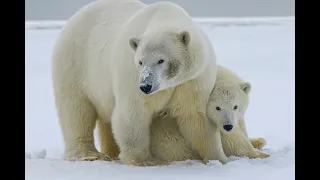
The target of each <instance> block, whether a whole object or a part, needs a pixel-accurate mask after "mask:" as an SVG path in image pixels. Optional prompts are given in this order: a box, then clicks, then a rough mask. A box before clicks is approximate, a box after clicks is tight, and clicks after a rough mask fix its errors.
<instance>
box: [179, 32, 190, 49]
mask: <svg viewBox="0 0 320 180" xmlns="http://www.w3.org/2000/svg"><path fill="white" fill-rule="evenodd" d="M178 38H179V40H180V41H181V43H182V44H184V45H185V46H187V45H188V44H189V42H190V34H189V32H188V31H182V32H180V33H179V34H178Z"/></svg>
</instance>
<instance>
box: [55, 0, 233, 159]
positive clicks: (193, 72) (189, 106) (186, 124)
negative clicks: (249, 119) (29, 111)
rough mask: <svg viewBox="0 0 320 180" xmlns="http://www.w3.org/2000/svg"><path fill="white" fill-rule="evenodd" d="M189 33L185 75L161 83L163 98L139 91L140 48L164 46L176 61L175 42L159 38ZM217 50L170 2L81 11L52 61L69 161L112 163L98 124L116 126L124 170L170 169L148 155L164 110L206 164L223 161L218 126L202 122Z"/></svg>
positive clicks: (104, 1) (105, 2)
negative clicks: (155, 121) (99, 142)
mask: <svg viewBox="0 0 320 180" xmlns="http://www.w3.org/2000/svg"><path fill="white" fill-rule="evenodd" d="M184 31H187V32H188V33H189V35H190V42H189V43H188V45H187V49H188V53H189V55H190V57H191V59H189V61H186V62H184V61H183V60H182V59H180V60H179V62H180V63H181V64H183V65H182V66H181V67H182V70H184V71H181V72H179V74H178V75H177V76H176V77H175V78H173V79H174V81H172V82H171V81H166V80H163V79H160V80H161V81H163V82H164V84H163V85H162V87H161V88H160V89H159V90H158V92H156V93H153V94H149V95H145V94H143V93H142V92H141V91H140V90H139V77H140V72H141V69H140V68H139V66H138V60H139V59H140V57H139V55H140V54H143V53H142V51H141V53H140V49H141V48H140V49H139V46H140V45H141V46H142V48H143V47H144V46H145V47H147V46H148V45H150V43H151V44H153V45H161V43H163V41H162V40H164V44H165V45H166V46H168V47H167V48H169V49H174V53H176V54H175V55H177V57H179V55H180V54H179V52H180V51H181V52H182V49H180V48H179V47H178V46H177V44H178V43H176V42H174V41H173V38H171V40H167V39H162V38H161V37H168V32H171V33H173V34H177V35H179V33H181V32H184ZM172 37H173V36H172ZM177 37H179V36H177ZM131 38H139V39H141V40H142V41H141V42H149V43H146V44H144V45H143V43H142V44H139V45H138V49H136V52H135V50H134V49H132V46H130V45H132V44H130V43H129V42H130V41H129V40H130V39H131ZM169 39H170V38H169ZM212 49H213V48H212V46H211V44H210V42H209V40H208V37H207V36H206V35H205V33H204V32H203V31H202V30H201V29H200V28H198V26H197V25H196V24H195V23H194V22H193V21H192V20H191V18H190V17H189V16H188V14H187V13H186V12H185V11H184V10H183V9H182V8H181V7H179V6H177V5H175V4H173V3H169V2H158V3H154V4H151V5H148V6H147V5H145V4H143V3H141V2H139V1H136V0H101V1H97V2H93V3H91V4H89V5H87V6H85V7H84V8H82V9H80V10H79V11H78V12H77V13H76V14H75V15H73V16H72V17H71V18H70V19H69V20H68V22H67V23H66V25H65V26H64V28H63V30H62V32H61V36H60V38H59V39H58V41H57V44H56V46H55V48H54V52H53V61H52V62H53V66H52V67H53V69H52V73H53V86H54V93H55V102H56V108H57V111H58V115H59V120H60V126H61V129H62V133H63V137H64V142H65V158H66V159H68V160H94V159H108V156H106V155H103V154H101V153H99V152H98V151H97V150H96V148H95V146H94V143H93V142H94V139H93V130H94V127H95V124H96V120H97V119H98V118H99V119H100V120H101V121H104V122H111V124H112V130H113V133H114V136H115V140H116V142H117V144H118V145H119V148H120V152H121V153H120V159H121V161H122V162H123V163H125V164H133V165H159V164H166V163H165V162H164V161H162V160H160V159H158V158H155V157H153V156H152V155H151V153H150V148H149V139H150V133H149V129H150V127H149V126H150V124H151V119H152V116H153V115H154V114H155V113H160V112H161V111H163V110H164V109H166V110H167V112H169V113H170V116H172V117H175V118H177V119H178V121H177V124H178V127H179V130H180V132H181V135H182V136H183V137H184V138H185V139H186V140H187V141H188V142H190V145H191V147H192V149H194V150H195V151H196V152H197V153H199V154H200V157H201V158H202V159H204V160H213V159H218V160H220V161H221V162H226V161H227V158H226V156H225V154H224V153H223V149H222V144H221V139H220V132H219V130H218V127H216V126H215V125H214V124H213V123H210V122H209V121H208V120H207V118H206V116H205V114H206V104H207V101H208V99H209V95H210V92H211V90H212V89H213V87H214V84H215V80H216V60H215V55H214V52H213V50H212ZM145 52H146V51H145ZM155 52H157V51H155ZM153 60H154V59H151V61H153ZM146 62H147V60H146ZM148 63H150V62H148ZM137 67H138V68H137ZM157 69H159V68H157ZM159 71H161V68H160V70H159ZM166 84H167V85H166ZM208 137H210V138H208Z"/></svg>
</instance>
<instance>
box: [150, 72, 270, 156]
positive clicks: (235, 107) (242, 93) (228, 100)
mask: <svg viewBox="0 0 320 180" xmlns="http://www.w3.org/2000/svg"><path fill="white" fill-rule="evenodd" d="M250 90H251V85H250V83H248V82H244V81H243V80H242V79H240V78H239V77H238V76H237V75H236V74H235V73H233V72H232V71H230V70H229V69H227V68H225V67H222V66H219V67H218V75H217V81H216V84H215V88H214V90H213V91H212V93H211V95H210V98H209V102H208V104H207V117H208V118H209V119H210V120H211V121H212V122H213V123H215V124H216V125H217V126H218V127H219V129H220V131H221V140H222V146H223V150H224V152H225V154H226V156H238V157H243V156H245V157H249V158H267V157H269V155H267V154H265V153H263V152H261V151H259V150H258V149H255V147H254V146H253V145H255V146H256V147H257V148H261V147H262V146H264V144H265V140H264V139H263V138H255V139H249V138H248V135H247V130H246V126H245V121H244V114H245V112H246V110H247V107H248V105H249V92H250ZM151 134H152V136H151V145H150V147H151V152H152V154H154V156H155V157H159V158H161V159H164V160H167V161H181V160H186V159H200V158H199V155H198V154H197V152H195V151H194V150H193V149H192V148H190V145H189V142H188V141H187V140H185V139H184V138H183V137H182V136H181V135H180V133H179V131H178V128H177V125H176V122H175V121H174V119H172V118H170V117H163V116H158V117H156V118H155V119H154V121H153V124H152V125H151Z"/></svg>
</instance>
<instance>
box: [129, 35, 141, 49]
mask: <svg viewBox="0 0 320 180" xmlns="http://www.w3.org/2000/svg"><path fill="white" fill-rule="evenodd" d="M139 42H140V39H138V38H135V37H132V38H130V39H129V45H130V47H131V49H132V50H133V51H136V50H137V48H138V45H139Z"/></svg>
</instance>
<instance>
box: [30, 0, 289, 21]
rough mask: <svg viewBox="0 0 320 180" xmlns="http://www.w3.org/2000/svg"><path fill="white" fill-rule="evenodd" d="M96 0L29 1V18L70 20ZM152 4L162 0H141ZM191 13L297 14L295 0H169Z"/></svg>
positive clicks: (239, 15) (236, 15)
mask: <svg viewBox="0 0 320 180" xmlns="http://www.w3.org/2000/svg"><path fill="white" fill-rule="evenodd" d="M92 1H94V0H25V2H26V7H25V8H26V20H66V19H68V18H69V17H70V16H71V15H72V14H73V13H75V12H76V11H77V10H78V9H79V8H81V7H82V6H83V5H85V4H87V3H89V2H92ZM141 1H142V2H144V3H146V4H149V3H153V2H157V1H159V0H141ZM167 1H171V2H174V3H176V4H179V5H181V6H182V7H183V8H184V9H186V10H187V11H188V13H189V14H190V15H191V16H195V17H196V16H207V17H209V16H211V17H212V16H214V17H241V16H242V17H243V16H294V13H295V1H294V0H167Z"/></svg>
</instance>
